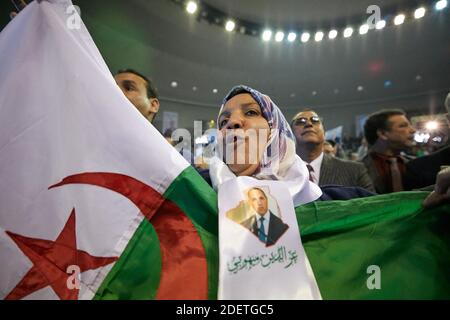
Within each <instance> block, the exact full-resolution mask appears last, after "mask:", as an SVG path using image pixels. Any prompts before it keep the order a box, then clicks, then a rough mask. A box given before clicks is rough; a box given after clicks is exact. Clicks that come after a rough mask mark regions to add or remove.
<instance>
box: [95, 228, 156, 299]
mask: <svg viewBox="0 0 450 320" xmlns="http://www.w3.org/2000/svg"><path fill="white" fill-rule="evenodd" d="M160 274H161V252H160V250H159V240H158V236H157V234H156V231H155V229H154V228H153V226H152V225H151V224H150V222H148V220H146V219H143V221H142V222H141V224H140V225H139V227H138V229H137V230H136V231H135V233H134V235H133V237H132V238H131V240H130V242H128V245H127V246H126V248H125V250H124V252H123V253H122V255H121V256H120V259H119V260H118V261H117V262H116V264H115V265H114V267H113V268H112V270H111V271H110V272H109V273H108V275H107V276H106V278H105V280H103V282H102V284H101V286H100V288H99V289H98V290H97V292H96V294H95V296H94V300H150V299H153V298H154V297H155V296H156V292H157V290H158V286H159V277H160Z"/></svg>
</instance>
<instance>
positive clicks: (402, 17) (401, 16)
mask: <svg viewBox="0 0 450 320" xmlns="http://www.w3.org/2000/svg"><path fill="white" fill-rule="evenodd" d="M403 22H405V15H404V14H399V15H398V16H396V17H395V18H394V24H395V25H396V26H398V25H401V24H402V23H403Z"/></svg>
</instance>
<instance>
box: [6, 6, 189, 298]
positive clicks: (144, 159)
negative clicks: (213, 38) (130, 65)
mask: <svg viewBox="0 0 450 320" xmlns="http://www.w3.org/2000/svg"><path fill="white" fill-rule="evenodd" d="M70 5H72V4H71V2H70V1H65V0H64V1H61V0H60V1H55V0H53V1H45V0H44V1H39V2H37V1H33V2H32V3H31V4H29V5H28V6H27V7H26V8H25V9H24V10H23V11H22V12H21V13H20V14H19V15H18V16H17V17H16V18H14V20H13V21H11V22H10V23H9V24H8V25H7V26H6V27H5V28H4V30H3V31H2V32H1V34H0V65H1V68H0V261H2V270H1V272H0V298H4V297H5V296H6V295H7V294H8V293H9V292H10V291H11V289H12V288H14V286H15V285H16V284H17V283H18V282H19V281H20V280H21V278H22V277H23V276H24V274H25V273H26V272H27V271H28V270H29V269H30V267H31V266H32V263H31V261H30V260H29V259H28V258H27V257H26V256H25V255H24V254H23V253H22V251H21V250H20V249H19V248H18V247H17V245H16V244H15V243H14V242H13V241H12V240H11V238H9V237H8V236H7V235H6V234H5V231H6V230H7V231H11V232H14V233H16V234H20V235H23V236H27V237H31V238H39V239H47V240H52V241H53V240H55V239H56V237H57V236H58V235H59V233H60V232H61V230H62V228H63V226H64V224H65V223H66V221H67V219H68V217H69V214H70V212H71V210H72V209H73V208H75V209H76V233H77V234H76V236H77V247H78V249H79V250H84V251H86V252H88V253H89V254H91V255H93V256H104V257H108V256H120V254H121V252H122V251H123V249H124V247H125V246H126V244H127V241H128V240H129V238H130V237H131V236H132V234H133V232H134V230H135V229H136V228H137V226H138V225H139V223H140V222H141V221H142V218H143V217H142V215H141V214H140V213H139V210H138V209H137V208H136V207H135V206H134V205H133V204H132V203H131V202H130V201H129V200H128V199H126V198H125V197H123V196H122V195H119V194H117V193H114V192H112V191H110V190H106V189H102V188H99V187H95V186H88V185H68V186H63V187H59V188H56V189H51V190H48V187H49V186H51V185H53V184H55V183H58V182H60V181H61V180H62V179H63V178H65V177H67V176H69V175H73V174H78V173H83V172H111V173H120V174H124V175H128V176H130V177H133V178H135V179H137V180H139V181H141V182H143V183H145V184H147V185H149V186H151V187H152V188H154V189H155V190H157V191H158V192H160V193H163V192H164V191H165V190H166V189H167V187H168V186H169V185H170V183H171V182H172V180H173V179H174V178H175V177H176V176H178V174H179V173H180V172H181V171H182V170H184V169H185V168H186V167H187V166H188V165H189V164H188V163H187V162H186V161H185V160H184V159H183V158H182V157H181V155H179V154H178V153H177V152H176V151H175V150H174V149H173V148H172V147H171V146H170V145H169V144H167V142H166V141H165V140H164V138H163V137H162V136H161V135H160V134H159V133H158V132H157V130H156V129H155V128H154V127H153V126H152V125H151V124H150V123H149V122H148V121H147V120H146V119H144V117H142V116H141V114H140V113H139V112H138V111H137V110H136V109H135V108H134V106H133V105H132V104H131V103H130V102H129V101H128V100H127V99H126V97H125V96H124V95H123V93H122V92H121V91H120V89H119V88H118V86H117V85H116V83H115V81H114V79H113V77H112V75H111V73H110V72H109V70H108V68H107V67H106V64H105V62H104V61H103V58H102V57H101V55H100V53H99V51H98V50H97V48H96V47H95V44H94V42H93V40H92V38H91V37H90V35H89V33H88V31H87V29H86V28H85V26H84V25H83V24H82V25H81V29H78V30H77V29H74V30H70V29H68V28H67V27H66V19H67V14H66V8H67V7H68V6H70ZM124 67H126V66H124ZM111 267H112V265H108V266H106V267H103V268H99V269H97V270H94V271H92V270H91V271H88V272H85V273H83V274H82V275H81V276H82V287H81V291H80V294H79V297H80V298H86V299H89V298H92V296H93V294H94V292H95V290H96V289H97V288H98V286H99V285H100V284H101V281H102V280H103V278H104V276H105V275H106V273H107V271H108V270H110V268H111ZM32 297H33V298H42V299H50V298H55V295H54V293H53V292H52V291H51V289H50V287H46V288H44V289H42V290H40V291H38V292H35V293H33V296H32Z"/></svg>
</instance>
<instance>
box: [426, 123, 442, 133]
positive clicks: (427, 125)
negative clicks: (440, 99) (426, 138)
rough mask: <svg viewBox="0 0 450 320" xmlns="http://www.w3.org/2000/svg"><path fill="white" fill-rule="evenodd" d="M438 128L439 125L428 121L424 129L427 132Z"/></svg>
mask: <svg viewBox="0 0 450 320" xmlns="http://www.w3.org/2000/svg"><path fill="white" fill-rule="evenodd" d="M438 127H439V124H438V123H437V122H436V121H428V122H427V123H426V124H425V128H427V130H429V131H432V130H436V129H437V128H438Z"/></svg>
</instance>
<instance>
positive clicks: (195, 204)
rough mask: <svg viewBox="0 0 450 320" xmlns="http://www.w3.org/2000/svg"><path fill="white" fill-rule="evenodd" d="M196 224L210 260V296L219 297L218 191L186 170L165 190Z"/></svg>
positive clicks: (210, 297) (194, 173) (168, 196)
mask: <svg viewBox="0 0 450 320" xmlns="http://www.w3.org/2000/svg"><path fill="white" fill-rule="evenodd" d="M164 197H165V198H166V199H169V200H171V201H172V202H174V203H176V204H177V205H178V206H179V207H180V208H181V209H182V210H183V212H185V213H186V214H187V216H188V217H189V218H190V219H191V220H192V222H193V223H194V226H195V228H196V229H197V232H198V233H199V235H200V238H201V239H202V242H203V246H204V249H205V254H206V259H207V261H208V298H209V299H216V298H217V284H218V281H219V241H218V238H217V232H218V231H217V230H218V217H217V211H218V209H217V194H216V193H215V192H214V190H213V189H212V188H211V187H210V186H209V185H208V184H207V183H206V182H205V180H203V178H202V177H201V176H200V175H199V174H198V173H197V171H195V169H194V168H192V167H188V168H187V169H185V170H184V171H183V172H182V173H181V174H180V175H179V176H178V177H177V178H176V179H175V180H174V182H173V183H172V184H171V185H170V186H169V188H168V189H167V190H166V192H165V193H164Z"/></svg>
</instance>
